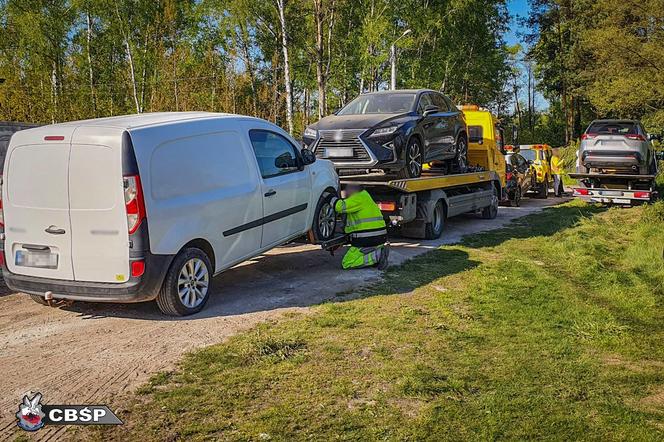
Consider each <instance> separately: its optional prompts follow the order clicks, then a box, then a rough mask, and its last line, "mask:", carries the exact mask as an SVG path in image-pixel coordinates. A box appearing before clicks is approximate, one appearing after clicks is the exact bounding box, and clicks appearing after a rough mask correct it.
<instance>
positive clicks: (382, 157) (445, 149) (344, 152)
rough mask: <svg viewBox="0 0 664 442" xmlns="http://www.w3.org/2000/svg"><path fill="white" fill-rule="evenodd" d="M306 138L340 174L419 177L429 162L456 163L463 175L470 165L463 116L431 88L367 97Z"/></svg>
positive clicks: (310, 131)
mask: <svg viewBox="0 0 664 442" xmlns="http://www.w3.org/2000/svg"><path fill="white" fill-rule="evenodd" d="M303 138H304V143H305V144H306V146H307V147H309V148H310V149H311V150H313V151H314V152H315V153H316V156H317V157H318V158H325V159H328V160H331V161H332V162H333V163H334V166H335V168H336V169H337V170H339V171H340V172H344V171H345V172H349V173H350V172H355V173H357V172H365V171H371V170H383V171H385V172H387V173H397V174H398V175H399V177H401V178H416V177H419V176H420V175H421V173H422V165H423V164H424V163H428V162H431V161H435V160H453V163H454V164H453V166H455V167H456V168H458V169H460V170H461V171H463V170H465V168H466V166H467V163H468V136H467V134H466V122H465V120H464V117H463V113H462V112H461V111H459V110H458V109H457V108H456V106H454V104H452V102H451V101H450V99H449V98H447V97H446V96H445V95H443V94H441V93H440V92H436V91H432V90H428V89H418V90H398V91H381V92H373V93H369V94H362V95H360V96H359V97H357V98H356V99H354V100H353V101H351V102H350V103H348V105H347V106H345V107H344V108H343V109H341V110H339V111H337V112H336V113H335V114H334V115H330V116H328V117H325V118H323V119H322V120H320V121H318V122H317V123H315V124H312V125H311V126H309V127H307V128H306V129H305V131H304V137H303Z"/></svg>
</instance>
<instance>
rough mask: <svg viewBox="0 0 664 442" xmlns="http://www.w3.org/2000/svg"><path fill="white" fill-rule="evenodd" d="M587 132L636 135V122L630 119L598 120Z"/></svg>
mask: <svg viewBox="0 0 664 442" xmlns="http://www.w3.org/2000/svg"><path fill="white" fill-rule="evenodd" d="M586 133H589V134H597V135H636V134H637V133H638V130H637V128H636V124H634V123H630V122H629V121H621V122H613V121H612V122H608V121H598V122H595V123H593V124H591V125H590V127H589V128H588V130H587V131H586Z"/></svg>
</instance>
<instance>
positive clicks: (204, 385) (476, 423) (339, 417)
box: [83, 202, 664, 441]
mask: <svg viewBox="0 0 664 442" xmlns="http://www.w3.org/2000/svg"><path fill="white" fill-rule="evenodd" d="M663 247H664V203H661V202H660V203H657V204H656V205H654V206H650V207H639V208H634V209H629V210H625V209H610V210H605V209H601V208H598V207H595V206H589V205H584V204H583V203H580V202H573V203H569V204H567V205H564V206H560V207H557V208H551V209H547V210H545V211H544V212H542V213H540V214H536V215H531V216H529V217H526V218H522V219H521V220H518V221H517V222H516V223H514V224H513V225H510V226H509V227H507V228H504V229H501V230H497V231H493V232H487V233H484V234H479V235H473V236H471V237H468V238H466V239H465V240H464V242H463V243H462V244H459V245H452V246H446V247H442V248H440V249H438V250H435V251H432V252H430V253H428V254H426V255H424V256H422V257H419V258H416V259H414V260H412V261H409V262H408V263H406V264H405V265H403V266H400V267H396V268H392V269H390V270H389V272H388V273H387V275H386V278H385V281H384V282H382V283H380V284H378V285H376V286H374V287H371V288H370V289H366V290H364V291H362V292H361V293H359V294H361V295H362V297H361V298H359V299H357V295H358V293H355V294H352V295H351V296H350V297H348V298H343V297H340V298H339V299H338V300H335V302H330V303H327V304H324V305H321V306H318V307H315V309H314V312H313V314H307V315H300V316H297V317H291V318H289V319H285V320H281V321H278V322H276V323H271V324H265V325H261V326H259V327H257V328H256V329H254V330H253V331H251V332H248V333H244V334H241V335H239V336H236V337H234V338H232V339H230V340H229V341H228V342H226V343H223V344H219V345H215V346H212V347H209V348H206V349H203V350H200V351H197V352H194V353H192V354H191V355H189V356H188V357H186V358H185V359H184V360H183V361H182V362H181V364H180V365H179V368H178V369H177V370H176V371H175V372H173V373H162V374H159V375H157V376H155V377H154V378H153V379H152V381H151V382H150V384H149V385H146V386H145V387H144V388H142V389H141V390H140V391H139V394H138V395H137V397H136V400H135V401H134V403H133V404H130V405H128V407H127V410H126V411H125V412H124V413H122V416H121V417H122V419H123V420H124V422H125V423H126V424H127V425H126V426H125V427H121V428H110V429H104V430H96V431H95V432H85V433H83V435H84V436H85V437H86V438H97V439H104V440H109V439H110V440H120V439H122V440H185V439H186V440H190V439H193V440H202V439H222V440H305V439H306V440H309V439H311V440H432V441H442V440H493V439H507V440H524V439H541V440H564V441H568V440H597V441H606V440H653V441H654V440H662V438H664V345H663V343H664V314H663V312H664V309H663V308H662V299H663V294H664V260H663V250H662V248H663Z"/></svg>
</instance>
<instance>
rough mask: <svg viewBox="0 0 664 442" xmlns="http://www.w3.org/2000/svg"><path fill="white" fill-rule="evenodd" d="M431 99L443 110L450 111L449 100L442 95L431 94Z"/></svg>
mask: <svg viewBox="0 0 664 442" xmlns="http://www.w3.org/2000/svg"><path fill="white" fill-rule="evenodd" d="M431 99H432V100H433V104H435V105H436V106H438V107H439V108H440V110H441V112H448V111H449V110H450V108H449V106H448V105H447V102H446V101H445V99H444V98H443V96H442V95H440V94H431Z"/></svg>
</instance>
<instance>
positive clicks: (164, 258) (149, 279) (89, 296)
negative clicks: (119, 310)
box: [2, 254, 174, 303]
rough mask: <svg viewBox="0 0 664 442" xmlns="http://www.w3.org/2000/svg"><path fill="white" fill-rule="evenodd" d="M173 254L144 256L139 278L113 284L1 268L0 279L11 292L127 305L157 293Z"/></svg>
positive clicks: (151, 297)
mask: <svg viewBox="0 0 664 442" xmlns="http://www.w3.org/2000/svg"><path fill="white" fill-rule="evenodd" d="M173 258H174V255H152V254H149V255H148V256H146V257H145V272H144V273H143V275H142V276H141V277H139V278H131V279H130V280H129V281H127V282H124V283H120V284H114V283H108V282H86V281H64V280H61V279H49V278H39V277H35V276H25V275H17V274H16V273H11V272H10V271H9V270H8V269H7V266H6V265H3V266H2V276H3V278H4V280H5V283H6V284H7V287H9V288H10V289H11V290H14V291H17V292H22V293H28V294H31V295H40V296H44V293H46V292H51V293H53V298H55V299H70V300H72V301H86V302H115V303H130V302H144V301H151V300H153V299H155V298H156V297H157V295H158V294H159V289H160V288H161V284H162V282H163V281H164V277H165V276H166V272H167V271H168V267H169V266H170V265H171V262H172V261H173Z"/></svg>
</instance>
